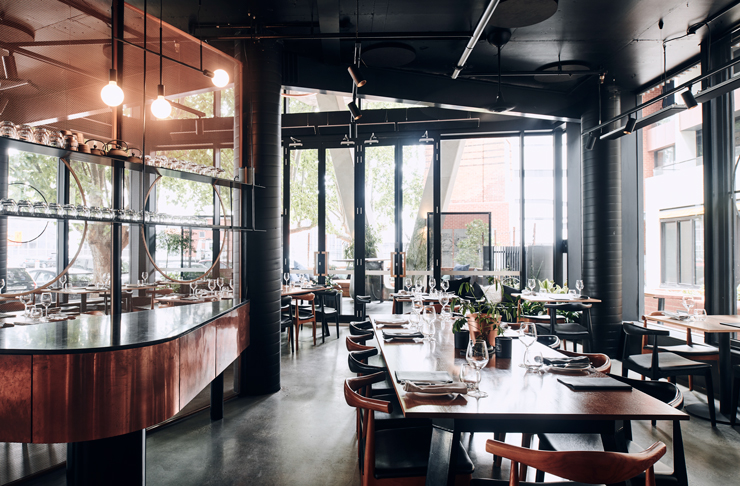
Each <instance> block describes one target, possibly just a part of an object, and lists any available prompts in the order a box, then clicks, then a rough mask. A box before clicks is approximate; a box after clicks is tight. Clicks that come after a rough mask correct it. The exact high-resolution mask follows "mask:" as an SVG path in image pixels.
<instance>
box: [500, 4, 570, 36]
mask: <svg viewBox="0 0 740 486" xmlns="http://www.w3.org/2000/svg"><path fill="white" fill-rule="evenodd" d="M557 11H558V0H501V3H500V4H499V6H498V9H496V13H495V14H494V15H493V18H492V19H491V25H493V26H495V27H504V28H507V29H514V28H517V27H527V26H529V25H535V24H539V23H540V22H544V21H545V20H547V19H549V18H550V17H552V16H553V15H555V12H557Z"/></svg>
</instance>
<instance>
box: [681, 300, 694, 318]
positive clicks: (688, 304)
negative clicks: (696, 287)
mask: <svg viewBox="0 0 740 486" xmlns="http://www.w3.org/2000/svg"><path fill="white" fill-rule="evenodd" d="M681 303H682V304H683V306H684V308H685V309H686V313H687V314H688V315H689V319H692V318H693V312H692V310H693V309H694V306H695V305H696V302H695V301H694V297H692V296H691V295H684V296H683V298H682V299H681Z"/></svg>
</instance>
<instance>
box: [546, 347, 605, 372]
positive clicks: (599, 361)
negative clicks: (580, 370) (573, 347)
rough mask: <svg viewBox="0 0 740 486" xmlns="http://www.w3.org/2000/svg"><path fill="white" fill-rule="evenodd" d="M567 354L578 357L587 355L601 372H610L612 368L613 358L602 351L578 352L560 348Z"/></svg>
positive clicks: (592, 364)
mask: <svg viewBox="0 0 740 486" xmlns="http://www.w3.org/2000/svg"><path fill="white" fill-rule="evenodd" d="M559 351H560V352H561V353H563V354H564V355H566V356H572V357H578V356H586V357H587V358H588V360H589V361H590V362H591V366H593V367H594V368H596V371H599V372H601V373H609V372H610V371H611V369H612V360H611V359H610V358H609V356H607V355H605V354H601V353H576V352H575V351H567V350H564V349H561V350H559Z"/></svg>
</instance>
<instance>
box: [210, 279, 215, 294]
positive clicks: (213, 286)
mask: <svg viewBox="0 0 740 486" xmlns="http://www.w3.org/2000/svg"><path fill="white" fill-rule="evenodd" d="M208 290H210V291H211V293H213V291H214V290H216V281H215V280H214V279H212V278H209V279H208Z"/></svg>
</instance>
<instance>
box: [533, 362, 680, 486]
mask: <svg viewBox="0 0 740 486" xmlns="http://www.w3.org/2000/svg"><path fill="white" fill-rule="evenodd" d="M609 376H611V377H612V378H614V379H615V380H618V381H621V382H624V383H628V384H630V385H632V387H633V388H634V389H635V390H639V391H641V392H643V393H645V394H647V395H650V396H651V397H653V398H655V399H657V400H660V401H661V402H663V403H665V404H667V405H670V406H671V407H673V408H675V409H679V410H680V409H681V408H682V407H683V394H682V393H681V390H679V389H678V387H677V386H676V385H674V384H673V383H668V382H667V381H657V380H656V381H641V380H636V379H632V378H624V377H622V376H617V375H609ZM654 425H655V423H654V422H653V426H654ZM623 431H624V436H625V438H626V439H627V441H628V442H627V450H630V451H632V450H641V449H642V447H640V446H639V445H638V444H636V443H634V442H633V441H632V424H631V422H629V421H626V422H625V423H624V429H623ZM539 439H540V449H544V450H550V451H553V450H554V451H585V450H588V451H603V450H604V446H603V442H602V440H601V436H600V435H598V434H539ZM672 450H673V469H669V468H668V467H666V466H665V465H663V464H662V463H657V464H656V465H655V477H656V481H657V482H658V483H662V482H665V483H667V484H678V485H679V486H688V474H687V472H686V456H685V455H684V448H683V436H682V434H681V421H680V420H674V421H673V446H672ZM544 479H545V475H544V473H543V472H542V471H538V472H537V481H538V482H541V481H544ZM633 484H635V483H634V481H633Z"/></svg>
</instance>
